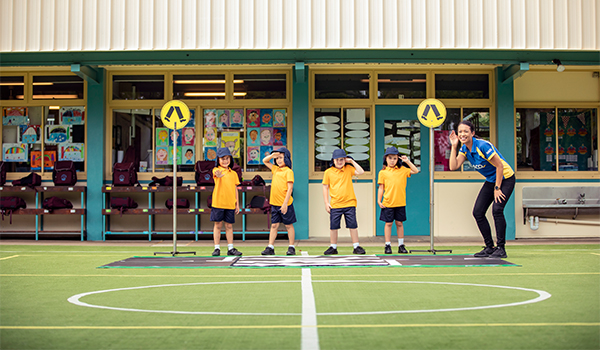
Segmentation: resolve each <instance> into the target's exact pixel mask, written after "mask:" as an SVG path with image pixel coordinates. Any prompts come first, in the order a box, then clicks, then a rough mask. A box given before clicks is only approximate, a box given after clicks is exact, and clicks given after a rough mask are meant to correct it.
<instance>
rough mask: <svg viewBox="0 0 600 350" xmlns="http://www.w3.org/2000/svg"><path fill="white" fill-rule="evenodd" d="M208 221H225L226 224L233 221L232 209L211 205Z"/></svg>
mask: <svg viewBox="0 0 600 350" xmlns="http://www.w3.org/2000/svg"><path fill="white" fill-rule="evenodd" d="M210 221H215V222H221V221H225V222H226V223H228V224H234V223H235V210H234V209H221V208H215V207H213V208H212V209H211V210H210Z"/></svg>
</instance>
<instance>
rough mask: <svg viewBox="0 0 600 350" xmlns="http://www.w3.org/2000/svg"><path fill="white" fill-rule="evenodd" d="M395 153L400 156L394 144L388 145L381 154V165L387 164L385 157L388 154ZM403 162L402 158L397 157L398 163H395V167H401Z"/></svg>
mask: <svg viewBox="0 0 600 350" xmlns="http://www.w3.org/2000/svg"><path fill="white" fill-rule="evenodd" d="M394 154H395V155H397V156H400V152H399V151H398V149H397V148H396V147H394V146H391V147H388V148H386V149H385V154H384V155H383V165H385V166H387V160H386V157H387V156H389V155H394ZM403 164H404V163H403V162H402V159H399V158H398V163H396V166H397V167H401V166H402V165H403Z"/></svg>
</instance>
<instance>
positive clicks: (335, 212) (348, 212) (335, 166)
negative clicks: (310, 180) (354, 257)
mask: <svg viewBox="0 0 600 350" xmlns="http://www.w3.org/2000/svg"><path fill="white" fill-rule="evenodd" d="M329 166H330V168H329V169H327V170H325V174H324V175H323V200H324V201H325V210H327V212H328V213H329V215H330V216H329V230H330V231H329V237H330V241H331V246H330V247H329V248H327V250H326V251H325V253H324V254H325V255H331V254H337V253H338V251H337V239H338V230H339V229H340V222H341V220H342V215H343V216H344V218H345V219H346V227H347V228H348V229H350V237H351V238H352V246H353V247H354V251H353V253H354V254H365V250H364V249H363V248H362V247H361V246H360V245H359V243H358V223H357V222H356V195H355V194H354V187H353V186H352V176H354V175H360V174H362V173H364V172H365V171H364V170H363V168H362V167H361V166H360V165H358V163H356V162H355V161H354V159H352V158H351V157H348V156H346V152H345V151H344V150H343V149H336V150H335V151H333V156H332V157H331V162H330V163H329ZM330 196H331V202H329V197H330Z"/></svg>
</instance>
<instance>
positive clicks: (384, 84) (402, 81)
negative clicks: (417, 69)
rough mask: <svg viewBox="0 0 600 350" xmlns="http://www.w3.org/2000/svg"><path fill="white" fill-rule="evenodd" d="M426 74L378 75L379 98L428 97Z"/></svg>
mask: <svg viewBox="0 0 600 350" xmlns="http://www.w3.org/2000/svg"><path fill="white" fill-rule="evenodd" d="M426 88H427V77H426V75H425V74H378V75H377V97H378V98H380V99H384V98H389V99H395V100H398V99H401V100H402V99H406V98H426V97H427V91H426Z"/></svg>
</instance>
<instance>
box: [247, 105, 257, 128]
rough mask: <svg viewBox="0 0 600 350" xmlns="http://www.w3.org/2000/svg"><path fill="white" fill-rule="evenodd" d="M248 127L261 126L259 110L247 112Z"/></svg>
mask: <svg viewBox="0 0 600 350" xmlns="http://www.w3.org/2000/svg"><path fill="white" fill-rule="evenodd" d="M246 115H247V117H246V127H247V128H254V127H259V126H260V110H259V109H249V110H247V111H246Z"/></svg>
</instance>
